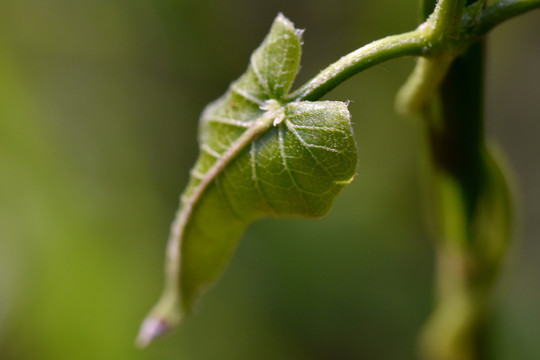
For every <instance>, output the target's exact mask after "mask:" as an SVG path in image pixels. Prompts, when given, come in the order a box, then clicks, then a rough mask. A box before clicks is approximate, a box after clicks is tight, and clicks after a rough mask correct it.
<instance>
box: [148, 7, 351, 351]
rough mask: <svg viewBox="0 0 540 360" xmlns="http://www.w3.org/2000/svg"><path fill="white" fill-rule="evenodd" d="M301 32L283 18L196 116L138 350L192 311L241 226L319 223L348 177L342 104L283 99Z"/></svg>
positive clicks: (225, 258)
mask: <svg viewBox="0 0 540 360" xmlns="http://www.w3.org/2000/svg"><path fill="white" fill-rule="evenodd" d="M300 36H301V31H299V30H296V29H295V28H294V26H293V24H292V23H291V22H290V21H289V20H287V19H286V18H285V17H284V16H282V15H281V14H280V15H278V17H277V18H276V19H275V21H274V23H273V25H272V28H271V30H270V33H269V34H268V35H267V37H266V38H265V40H264V41H263V43H262V44H261V45H260V46H259V48H257V49H256V50H255V52H254V53H253V55H252V56H251V59H250V65H249V66H248V68H247V70H246V72H245V73H244V74H243V75H242V76H241V77H240V78H239V79H238V80H237V81H235V82H234V83H232V84H231V86H230V87H229V89H228V91H227V92H226V93H225V94H224V95H223V96H222V97H221V98H219V99H218V100H216V101H215V102H213V103H211V104H210V105H208V106H207V108H206V109H205V110H204V111H203V114H202V116H201V119H200V130H199V144H200V155H199V158H198V159H197V162H196V164H195V166H194V167H193V169H192V170H191V176H190V180H189V183H188V186H187V188H186V190H185V191H184V194H183V195H182V197H181V202H180V209H179V211H178V213H177V216H176V219H175V221H174V222H173V225H172V228H171V235H170V237H169V242H168V249H167V265H166V280H165V290H164V292H163V295H162V297H161V299H160V301H159V302H158V304H157V305H156V306H155V307H154V309H153V310H152V311H151V313H150V315H149V316H148V317H147V319H146V320H145V321H144V322H143V325H142V327H141V332H140V334H139V338H138V342H139V344H140V345H142V346H144V345H146V344H148V343H149V342H150V341H151V340H152V339H153V338H155V337H157V336H160V335H161V334H163V333H166V332H168V330H169V329H171V328H172V327H174V326H175V325H177V324H178V323H179V322H180V321H181V320H182V319H183V318H184V317H185V316H186V315H188V314H190V313H191V312H192V310H193V307H194V305H195V302H196V300H197V299H198V298H199V296H200V294H201V293H202V292H203V291H204V290H205V289H206V288H208V286H209V285H211V284H212V283H213V282H214V281H215V279H216V278H217V277H218V276H219V275H220V274H221V272H222V271H223V270H224V268H225V267H226V265H227V263H228V262H229V259H230V257H231V255H232V253H233V250H234V248H235V247H236V245H237V243H238V240H239V238H240V237H241V235H242V233H243V231H244V230H245V228H246V227H247V226H248V225H249V224H250V223H252V222H253V221H255V220H257V219H260V218H263V217H269V216H277V217H291V216H296V217H299V216H303V217H320V216H322V215H324V214H325V213H326V212H327V211H328V210H329V209H330V207H331V205H332V202H333V200H334V198H335V197H336V195H337V194H338V193H339V191H340V190H341V189H342V188H343V187H344V186H345V185H346V184H348V183H349V182H350V181H351V180H352V178H353V177H354V174H355V170H356V161H357V157H356V146H355V142H354V139H353V135H352V129H351V122H350V114H349V112H348V110H347V106H346V104H344V103H342V102H337V101H317V102H307V101H301V102H289V103H287V102H285V101H284V100H283V98H284V96H285V95H286V94H287V93H288V91H289V90H290V88H291V85H292V83H293V81H294V78H295V76H296V73H297V71H298V66H299V62H300V52H301V38H300Z"/></svg>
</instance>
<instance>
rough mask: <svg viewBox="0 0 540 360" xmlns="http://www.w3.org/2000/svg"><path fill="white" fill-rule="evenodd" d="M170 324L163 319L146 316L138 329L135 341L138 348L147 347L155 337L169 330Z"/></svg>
mask: <svg viewBox="0 0 540 360" xmlns="http://www.w3.org/2000/svg"><path fill="white" fill-rule="evenodd" d="M170 328H171V326H170V324H169V323H168V322H167V321H165V320H163V319H156V318H152V317H150V318H146V319H145V320H144V321H143V323H142V325H141V329H140V331H139V335H138V336H137V340H135V343H136V344H137V346H138V347H140V348H145V347H147V346H148V345H149V344H150V343H151V342H152V341H153V340H154V339H155V338H158V337H160V336H163V335H165V334H167V333H168V332H169V330H170Z"/></svg>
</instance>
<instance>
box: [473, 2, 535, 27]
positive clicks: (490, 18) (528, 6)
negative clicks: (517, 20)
mask: <svg viewBox="0 0 540 360" xmlns="http://www.w3.org/2000/svg"><path fill="white" fill-rule="evenodd" d="M538 8H540V0H500V1H497V2H496V3H494V4H492V5H490V6H488V7H487V8H486V9H484V11H483V12H482V15H481V17H480V20H479V22H478V24H477V25H476V26H475V29H474V30H473V34H474V36H482V35H485V34H487V33H488V32H489V31H490V30H491V29H493V28H494V27H495V26H497V25H499V24H501V23H502V22H505V21H506V20H508V19H511V18H513V17H515V16H518V15H521V14H524V13H526V12H528V11H531V10H534V9H538Z"/></svg>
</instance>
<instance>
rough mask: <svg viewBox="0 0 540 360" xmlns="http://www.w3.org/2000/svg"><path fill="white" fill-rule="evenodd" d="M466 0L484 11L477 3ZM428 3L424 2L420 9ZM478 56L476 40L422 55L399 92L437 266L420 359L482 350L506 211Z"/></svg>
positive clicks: (482, 354) (469, 357)
mask: <svg viewBox="0 0 540 360" xmlns="http://www.w3.org/2000/svg"><path fill="white" fill-rule="evenodd" d="M467 5H472V6H474V5H480V7H479V8H476V9H475V8H472V11H471V13H472V14H473V15H477V16H478V15H480V14H483V12H482V7H481V6H482V5H484V3H483V2H480V3H478V2H477V3H476V4H474V5H473V4H472V1H468V3H467ZM433 6H434V1H426V2H424V4H423V6H422V9H423V10H424V11H425V12H426V11H429V10H430V9H432V8H433ZM469 9H471V8H469ZM437 11H438V10H437V8H435V12H437ZM474 11H477V12H476V13H475V12H474ZM424 15H425V16H427V14H426V13H424ZM477 19H478V17H476V19H473V20H471V22H472V23H478V22H477ZM428 21H429V20H428ZM450 34H455V32H450ZM452 36H453V35H452ZM484 60H485V53H484V43H483V42H476V43H475V44H474V45H472V46H470V47H469V48H468V49H467V50H465V51H464V52H460V53H457V55H456V53H454V54H452V53H450V54H448V55H447V56H446V57H441V56H435V57H430V58H422V59H420V60H419V62H418V64H417V67H416V68H415V70H414V71H413V74H412V76H411V77H410V78H409V80H408V82H407V83H406V85H405V86H404V87H403V88H402V90H401V91H400V93H399V94H398V106H399V107H400V108H401V110H402V111H403V110H404V111H406V112H409V113H413V114H418V115H420V117H421V118H422V119H423V124H424V125H425V127H426V130H427V131H426V133H427V140H428V141H427V153H428V154H429V161H430V174H429V176H430V184H431V194H430V195H431V199H430V200H431V204H430V205H431V207H430V210H431V213H432V214H431V215H432V218H433V220H434V221H433V222H434V231H435V238H436V253H437V258H436V264H437V266H436V277H435V281H436V307H435V310H434V312H433V314H432V316H431V317H430V319H429V320H428V322H427V324H426V326H425V328H424V330H423V332H422V334H421V339H420V340H421V342H420V355H421V358H422V359H424V360H483V359H486V356H487V355H486V351H485V337H486V336H485V334H486V319H487V313H488V308H489V302H490V298H491V293H492V288H493V285H494V283H495V281H496V277H497V270H498V268H499V266H500V264H501V261H502V259H503V257H504V253H505V250H506V244H507V242H508V238H509V234H510V218H511V214H510V195H509V191H508V186H507V184H506V181H505V178H504V175H503V172H502V170H500V167H499V165H498V163H497V161H496V160H495V159H494V157H493V156H492V155H491V153H490V151H489V150H488V148H487V147H486V144H485V138H484V124H483V118H484V113H483V83H484V81H483V80H484V79H483V77H484Z"/></svg>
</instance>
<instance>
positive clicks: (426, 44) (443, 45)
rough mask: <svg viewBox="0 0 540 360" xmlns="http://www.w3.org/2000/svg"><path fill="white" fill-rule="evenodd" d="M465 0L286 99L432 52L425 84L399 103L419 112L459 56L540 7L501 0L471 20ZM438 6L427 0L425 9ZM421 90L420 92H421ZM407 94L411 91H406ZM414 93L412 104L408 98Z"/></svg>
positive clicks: (444, 3)
mask: <svg viewBox="0 0 540 360" xmlns="http://www.w3.org/2000/svg"><path fill="white" fill-rule="evenodd" d="M465 4H466V2H465V1H464V0H457V1H456V0H440V1H439V2H438V3H437V6H436V7H435V10H434V12H433V14H432V15H431V16H430V17H429V19H428V20H427V21H426V22H425V23H423V24H422V25H420V26H419V27H418V28H417V29H416V30H414V31H410V32H407V33H403V34H399V35H392V36H388V37H386V38H384V39H380V40H377V41H374V42H372V43H370V44H368V45H366V46H363V47H361V48H360V49H358V50H355V51H353V52H352V53H350V54H348V55H345V56H343V57H342V58H341V59H339V60H338V61H336V62H335V63H333V64H331V65H330V66H328V67H327V68H326V69H324V70H322V71H321V72H320V73H319V74H318V75H317V76H315V77H314V78H313V79H311V80H310V81H309V82H307V83H306V84H304V85H303V86H301V87H300V88H299V89H297V90H296V91H294V92H293V93H291V94H289V95H287V96H286V98H285V100H286V101H304V100H308V101H314V100H318V99H320V98H321V97H323V96H324V95H326V94H327V93H328V92H330V91H331V90H333V89H334V88H335V87H336V86H338V85H339V84H341V83H342V82H344V81H345V80H347V79H349V78H351V77H353V76H354V75H356V74H357V73H359V72H361V71H363V70H366V69H368V68H370V67H372V66H374V65H377V64H380V63H382V62H384V61H387V60H391V59H396V58H399V57H402V56H422V57H431V60H429V61H423V60H422V61H421V62H420V65H419V66H420V67H425V68H423V69H418V70H416V72H415V76H419V77H417V78H416V79H413V80H411V83H416V84H417V85H419V86H420V88H418V89H416V90H415V86H414V85H412V84H410V85H407V86H408V89H407V90H404V91H403V95H401V96H400V99H401V100H400V105H399V107H400V108H401V109H402V110H403V111H405V112H414V113H418V112H419V110H420V109H421V107H422V102H423V103H424V104H425V101H426V100H427V99H428V98H429V94H430V92H431V93H433V90H434V89H435V88H436V87H437V86H438V84H439V83H440V81H441V80H442V78H444V74H445V71H446V70H447V68H448V66H449V64H450V63H451V61H452V59H453V58H454V57H455V56H458V55H459V54H460V53H461V52H463V51H464V50H465V49H466V48H467V47H468V46H470V45H471V44H473V43H474V42H477V41H478V40H480V39H481V38H482V37H483V36H484V35H485V34H486V33H487V32H488V31H489V30H491V29H492V28H493V27H495V26H496V25H498V24H499V23H501V22H503V21H506V20H508V19H510V18H512V17H514V16H517V15H520V14H522V13H524V12H526V11H529V10H532V9H535V8H538V7H540V0H501V1H499V2H498V3H495V4H493V5H492V6H490V7H488V8H487V9H485V10H484V11H483V12H482V13H481V16H480V17H479V18H478V20H477V21H473V22H472V23H465V22H464V21H463V20H462V19H463V13H464V11H465ZM431 8H432V6H430V5H425V8H424V9H431ZM416 91H418V92H416ZM405 94H407V95H405ZM407 97H409V98H410V102H411V106H409V105H408V104H407V103H408V102H409V100H408V99H407Z"/></svg>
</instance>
